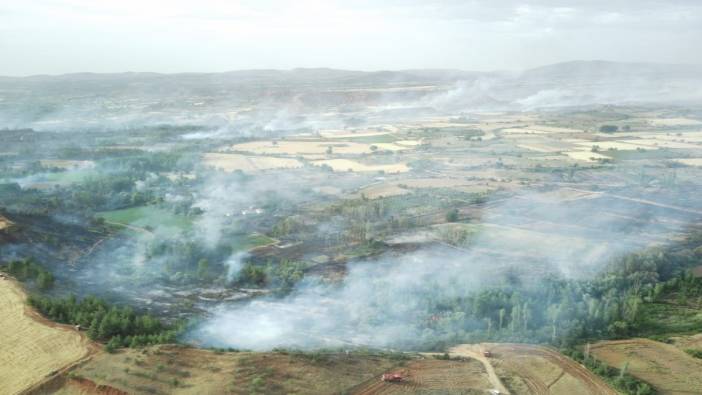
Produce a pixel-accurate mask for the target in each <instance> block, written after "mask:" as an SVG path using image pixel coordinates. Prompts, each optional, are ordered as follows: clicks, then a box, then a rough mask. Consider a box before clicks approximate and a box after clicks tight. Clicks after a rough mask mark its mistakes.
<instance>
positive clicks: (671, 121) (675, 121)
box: [648, 118, 702, 126]
mask: <svg viewBox="0 0 702 395" xmlns="http://www.w3.org/2000/svg"><path fill="white" fill-rule="evenodd" d="M648 123H650V124H651V125H653V126H693V125H702V122H700V121H698V120H696V119H689V118H654V119H649V120H648Z"/></svg>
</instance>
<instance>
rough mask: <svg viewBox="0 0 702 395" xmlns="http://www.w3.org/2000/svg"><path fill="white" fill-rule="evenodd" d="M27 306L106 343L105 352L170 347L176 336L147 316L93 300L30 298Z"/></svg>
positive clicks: (164, 325) (100, 300)
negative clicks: (153, 346)
mask: <svg viewBox="0 0 702 395" xmlns="http://www.w3.org/2000/svg"><path fill="white" fill-rule="evenodd" d="M29 304H30V305H31V306H33V307H34V308H36V309H37V310H39V312H41V313H42V314H43V315H44V316H46V317H48V318H50V319H52V320H54V321H57V322H61V323H65V324H71V325H80V326H81V327H82V328H84V329H86V330H87V334H88V337H90V338H91V339H93V340H96V341H102V342H107V344H108V345H109V347H108V350H109V349H114V348H119V347H140V346H144V345H149V344H158V343H172V342H175V341H176V337H177V335H178V333H179V328H177V327H174V326H171V325H167V324H164V323H163V322H161V321H160V320H159V319H157V318H155V317H153V316H151V315H149V314H137V313H135V312H134V311H133V310H132V309H131V308H129V307H117V306H110V305H109V304H108V303H107V302H105V301H104V300H102V299H99V298H96V297H86V298H83V299H82V300H78V299H77V298H76V297H75V296H69V297H67V298H57V299H53V298H49V297H44V296H36V295H32V296H30V297H29Z"/></svg>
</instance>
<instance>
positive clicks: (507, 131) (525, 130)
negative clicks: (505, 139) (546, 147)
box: [500, 128, 551, 135]
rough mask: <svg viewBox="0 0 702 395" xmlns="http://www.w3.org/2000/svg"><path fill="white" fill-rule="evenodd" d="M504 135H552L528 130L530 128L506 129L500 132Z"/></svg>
mask: <svg viewBox="0 0 702 395" xmlns="http://www.w3.org/2000/svg"><path fill="white" fill-rule="evenodd" d="M500 132H502V134H507V135H510V134H550V133H551V132H548V131H545V130H538V129H528V128H505V129H502V130H500Z"/></svg>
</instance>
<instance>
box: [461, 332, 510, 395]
mask: <svg viewBox="0 0 702 395" xmlns="http://www.w3.org/2000/svg"><path fill="white" fill-rule="evenodd" d="M449 354H455V355H458V356H461V357H468V358H473V359H477V360H478V361H480V362H481V363H482V364H483V367H485V372H487V374H488V378H489V379H490V383H491V384H492V386H493V387H494V388H495V389H496V390H498V391H500V393H502V394H509V393H510V392H509V391H508V390H507V387H505V385H504V384H502V380H500V378H499V377H498V376H497V373H495V369H494V368H493V367H492V364H491V363H490V361H489V360H488V359H487V358H486V357H485V356H483V350H481V349H480V345H477V344H461V345H460V346H456V347H453V348H451V349H449Z"/></svg>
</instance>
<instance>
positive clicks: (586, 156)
mask: <svg viewBox="0 0 702 395" xmlns="http://www.w3.org/2000/svg"><path fill="white" fill-rule="evenodd" d="M563 154H564V155H566V156H568V157H569V158H572V159H575V160H582V161H585V162H597V160H598V159H611V158H610V157H609V156H605V155H602V154H599V153H597V152H591V151H566V152H564V153H563Z"/></svg>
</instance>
